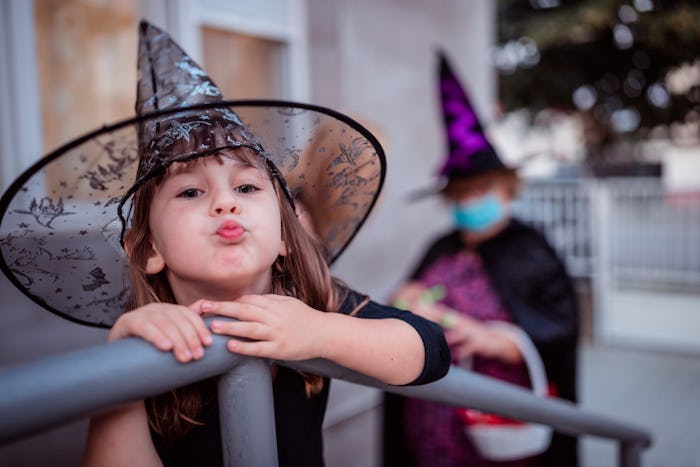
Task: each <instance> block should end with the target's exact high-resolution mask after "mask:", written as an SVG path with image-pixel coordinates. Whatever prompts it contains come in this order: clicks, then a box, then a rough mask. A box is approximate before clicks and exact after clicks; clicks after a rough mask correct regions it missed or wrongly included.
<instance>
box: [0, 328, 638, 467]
mask: <svg viewBox="0 0 700 467" xmlns="http://www.w3.org/2000/svg"><path fill="white" fill-rule="evenodd" d="M226 340H227V339H226V338H225V337H222V336H214V343H213V344H212V346H211V347H209V348H208V349H207V353H206V356H205V357H204V358H203V359H201V360H199V361H195V362H191V363H188V364H186V365H182V364H179V363H177V362H176V361H175V360H174V358H173V357H172V355H171V354H170V353H164V352H160V351H158V350H157V349H155V347H153V346H152V345H150V344H148V343H146V342H144V341H142V340H140V339H136V338H131V339H125V340H122V341H118V342H114V343H110V344H103V345H98V346H94V347H90V348H86V349H82V350H78V351H74V352H71V353H67V354H64V355H58V356H51V357H47V358H44V359H41V360H37V361H35V362H32V363H29V364H25V365H22V366H17V367H13V368H8V369H4V370H1V371H0V388H1V390H0V414H2V416H0V443H6V442H10V441H13V440H16V439H19V438H21V437H24V436H27V435H30V434H33V433H35V432H37V431H41V430H44V429H48V428H51V427H53V426H56V425H59V424H62V423H66V422H68V421H71V420H75V419H78V418H81V417H84V416H87V415H90V414H93V413H97V412H99V411H102V410H106V409H107V408H109V407H113V406H117V405H119V404H122V403H125V402H129V401H133V400H139V399H144V398H146V397H151V396H154V395H156V394H160V393H162V392H165V391H168V390H170V389H172V388H176V387H179V386H183V385H186V384H189V383H192V382H195V381H199V380H201V379H204V378H208V377H212V376H216V375H221V376H220V377H219V380H218V381H219V382H218V390H219V400H237V401H243V402H244V403H237V404H235V409H233V408H231V404H223V403H222V404H219V405H220V410H221V413H220V416H221V417H220V418H221V426H222V437H223V439H222V446H223V455H224V461H225V465H226V466H232V465H234V463H235V464H236V465H239V466H240V465H243V466H248V465H251V466H252V465H255V466H258V465H260V466H263V465H264V466H275V465H277V457H276V456H277V454H276V453H277V450H276V438H275V427H274V411H273V400H272V389H271V377H270V371H269V365H270V364H272V363H276V364H279V365H283V366H287V367H290V368H293V369H298V370H304V371H308V372H311V373H316V374H321V375H326V376H329V377H331V378H337V379H342V380H346V381H350V382H354V383H358V384H363V385H366V386H372V387H376V388H379V389H382V390H385V391H389V392H393V393H397V394H402V395H405V396H409V397H418V398H422V399H428V400H433V401H438V402H442V403H446V404H450V405H454V406H459V407H471V408H475V409H479V410H484V411H487V412H491V413H495V414H499V415H502V416H506V417H510V418H515V419H520V420H524V421H528V422H536V423H542V424H546V425H549V426H552V427H553V428H554V429H555V430H557V431H560V432H563V433H568V434H571V435H592V436H598V437H603V438H608V439H611V440H616V441H618V442H619V448H620V449H619V465H620V466H623V467H639V465H640V462H641V454H642V451H643V450H644V449H645V448H646V447H648V446H649V445H650V444H651V437H650V435H649V433H648V432H647V431H646V430H643V429H640V428H638V427H635V426H632V425H630V424H627V423H623V422H620V421H617V420H615V419H612V418H610V417H606V416H602V415H598V414H594V413H591V412H589V411H586V410H582V409H580V408H579V407H577V406H576V405H574V404H572V403H571V402H568V401H564V400H560V399H553V398H548V399H543V398H539V397H536V396H534V395H533V394H532V393H531V392H530V391H528V390H526V389H523V388H519V387H516V386H513V385H510V384H507V383H503V382H500V381H497V380H493V379H490V378H487V377H484V376H479V375H477V374H474V373H471V372H469V371H466V370H463V369H460V368H458V367H454V366H453V367H452V368H451V369H450V371H449V373H448V374H447V375H446V376H445V377H444V378H442V379H440V380H438V381H435V382H433V383H431V384H427V385H423V386H390V385H386V384H383V383H380V382H379V381H377V380H374V379H372V378H369V377H368V376H365V375H362V374H359V373H356V372H353V371H351V370H348V369H346V368H343V367H341V366H338V365H335V364H333V363H331V362H329V361H325V360H309V361H303V362H283V361H280V362H269V361H266V360H263V359H254V358H247V357H241V356H237V355H234V354H231V353H230V352H229V351H228V350H227V349H226V345H225V342H226ZM234 461H235V462H234Z"/></svg>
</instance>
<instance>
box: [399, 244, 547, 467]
mask: <svg viewBox="0 0 700 467" xmlns="http://www.w3.org/2000/svg"><path fill="white" fill-rule="evenodd" d="M418 280H419V281H420V282H421V283H422V284H423V285H425V286H426V287H433V286H436V285H441V286H443V287H445V292H446V294H445V297H444V298H443V299H442V300H441V301H440V303H441V304H443V305H445V306H447V307H449V308H452V309H453V310H455V311H458V312H460V313H464V314H465V315H468V316H471V317H472V318H476V319H479V320H482V321H509V322H510V321H512V318H511V317H510V315H509V314H508V313H507V312H506V311H505V310H504V308H503V306H502V305H501V302H500V300H499V298H498V296H497V295H496V292H495V291H494V290H493V288H492V286H491V284H490V281H489V279H488V276H487V275H486V272H485V270H484V268H483V266H482V263H481V259H480V258H479V256H477V255H476V254H474V253H465V252H460V253H458V254H455V255H449V256H444V257H442V258H440V259H439V260H437V261H436V262H435V263H434V264H432V265H431V266H430V267H428V268H427V269H426V270H425V271H424V272H423V274H422V275H421V276H420V277H419V278H418ZM453 363H454V364H458V363H459V362H457V361H453ZM472 368H473V370H474V371H476V372H478V373H481V374H484V375H488V376H491V377H495V378H498V379H501V380H505V381H508V382H511V383H514V384H518V385H521V386H526V387H527V386H529V378H528V375H527V368H526V367H525V365H524V364H518V365H508V364H505V363H502V362H500V361H497V360H493V359H486V358H480V357H475V358H474V359H473V361H472ZM403 417H404V420H403V424H404V430H405V433H406V437H407V441H408V445H409V446H408V449H409V451H410V454H411V457H412V458H413V459H414V460H415V461H416V464H417V465H419V466H424V467H428V466H430V467H453V466H476V467H487V466H489V467H490V466H509V467H526V466H532V465H534V462H533V459H522V460H518V461H508V462H494V461H490V460H487V459H483V458H481V456H480V455H479V454H478V452H477V451H476V450H475V448H474V446H473V445H472V444H471V443H470V441H469V439H468V438H467V436H466V434H465V433H464V422H463V421H462V420H461V419H460V418H459V416H458V415H457V411H456V410H455V408H454V407H452V406H448V405H444V404H440V403H436V402H431V401H425V400H420V399H406V401H405V405H404V410H403Z"/></svg>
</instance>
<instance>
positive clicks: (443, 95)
mask: <svg viewBox="0 0 700 467" xmlns="http://www.w3.org/2000/svg"><path fill="white" fill-rule="evenodd" d="M439 57H440V64H439V67H440V69H439V83H440V101H441V104H442V113H443V117H444V122H445V133H446V136H447V143H448V148H447V158H446V159H445V161H444V162H443V164H442V166H441V167H440V170H439V172H438V175H440V177H444V178H445V179H446V180H447V181H449V180H452V179H455V178H467V177H472V176H474V175H478V174H481V173H484V172H490V171H492V170H505V169H507V167H506V166H505V165H504V164H503V162H502V161H501V159H500V158H499V157H498V154H496V151H495V150H494V148H493V146H491V143H489V141H488V139H487V138H486V135H485V134H484V130H483V129H482V127H481V124H480V123H479V118H478V116H477V115H476V112H475V111H474V107H473V106H472V105H471V103H470V102H469V99H468V98H467V94H466V92H465V91H464V88H463V87H462V85H461V84H460V82H459V80H458V79H457V77H456V76H455V74H454V72H453V71H452V69H451V67H450V64H449V62H448V61H447V57H446V56H445V54H444V53H442V52H440V53H439Z"/></svg>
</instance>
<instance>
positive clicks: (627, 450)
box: [619, 442, 644, 467]
mask: <svg viewBox="0 0 700 467" xmlns="http://www.w3.org/2000/svg"><path fill="white" fill-rule="evenodd" d="M643 449H644V446H642V445H641V444H639V443H625V442H621V443H620V453H619V454H620V462H619V465H620V467H639V466H640V465H641V462H642V450H643Z"/></svg>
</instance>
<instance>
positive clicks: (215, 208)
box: [210, 193, 239, 216]
mask: <svg viewBox="0 0 700 467" xmlns="http://www.w3.org/2000/svg"><path fill="white" fill-rule="evenodd" d="M237 211H239V206H238V201H237V200H236V197H235V196H234V195H233V194H231V193H218V194H217V195H216V197H215V198H214V200H213V201H212V204H211V210H210V212H211V214H212V215H215V216H220V215H222V214H228V213H231V214H233V213H236V212H237Z"/></svg>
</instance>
